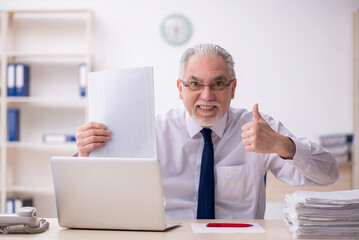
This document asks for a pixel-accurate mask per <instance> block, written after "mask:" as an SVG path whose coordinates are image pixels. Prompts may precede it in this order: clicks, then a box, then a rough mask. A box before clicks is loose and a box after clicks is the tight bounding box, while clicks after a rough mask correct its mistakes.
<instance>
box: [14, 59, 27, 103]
mask: <svg viewBox="0 0 359 240" xmlns="http://www.w3.org/2000/svg"><path fill="white" fill-rule="evenodd" d="M29 78H30V68H29V66H27V65H25V64H16V73H15V95H16V96H19V97H24V96H29Z"/></svg>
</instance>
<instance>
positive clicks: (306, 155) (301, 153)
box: [291, 138, 311, 170]
mask: <svg viewBox="0 0 359 240" xmlns="http://www.w3.org/2000/svg"><path fill="white" fill-rule="evenodd" d="M291 139H292V141H293V142H294V144H295V148H296V149H295V154H294V157H293V164H294V166H296V167H298V168H300V169H303V170H305V169H306V168H307V167H310V164H309V161H310V156H311V150H310V144H308V143H306V142H303V141H300V140H299V139H295V138H291Z"/></svg>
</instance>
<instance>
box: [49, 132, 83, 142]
mask: <svg viewBox="0 0 359 240" xmlns="http://www.w3.org/2000/svg"><path fill="white" fill-rule="evenodd" d="M42 141H43V142H44V143H66V142H76V137H75V135H72V134H63V133H46V134H44V135H43V136H42Z"/></svg>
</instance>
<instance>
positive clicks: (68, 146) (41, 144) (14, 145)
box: [6, 141, 76, 152]
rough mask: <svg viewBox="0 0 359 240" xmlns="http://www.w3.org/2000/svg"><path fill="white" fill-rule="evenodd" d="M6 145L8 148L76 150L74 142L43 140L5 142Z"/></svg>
mask: <svg viewBox="0 0 359 240" xmlns="http://www.w3.org/2000/svg"><path fill="white" fill-rule="evenodd" d="M6 146H7V147H8V148H24V149H25V148H31V149H36V150H39V149H41V150H44V151H46V150H63V151H72V152H75V151H76V143H75V142H68V143H62V144H61V143H44V142H21V141H19V142H7V143H6Z"/></svg>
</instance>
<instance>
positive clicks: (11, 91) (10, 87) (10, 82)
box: [6, 63, 16, 97]
mask: <svg viewBox="0 0 359 240" xmlns="http://www.w3.org/2000/svg"><path fill="white" fill-rule="evenodd" d="M15 67H16V64H14V63H9V64H8V65H7V73H6V87H7V95H8V96H9V97H12V96H15V74H16V72H15Z"/></svg>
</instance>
